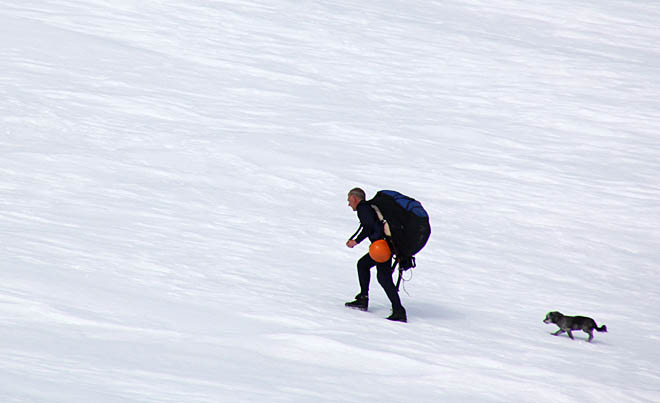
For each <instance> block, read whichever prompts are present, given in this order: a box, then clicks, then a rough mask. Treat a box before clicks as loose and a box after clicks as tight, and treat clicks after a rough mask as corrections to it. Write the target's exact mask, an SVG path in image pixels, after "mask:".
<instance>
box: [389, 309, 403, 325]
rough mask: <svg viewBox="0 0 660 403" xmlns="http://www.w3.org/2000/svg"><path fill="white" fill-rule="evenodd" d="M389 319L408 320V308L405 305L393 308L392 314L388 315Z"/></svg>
mask: <svg viewBox="0 0 660 403" xmlns="http://www.w3.org/2000/svg"><path fill="white" fill-rule="evenodd" d="M387 319H388V320H393V321H396V322H404V323H405V322H408V317H407V316H406V310H405V309H403V307H401V308H398V309H392V314H391V315H390V316H388V317H387Z"/></svg>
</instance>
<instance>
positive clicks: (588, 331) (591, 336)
mask: <svg viewBox="0 0 660 403" xmlns="http://www.w3.org/2000/svg"><path fill="white" fill-rule="evenodd" d="M584 332H585V333H588V334H589V340H587V341H588V342H590V343H591V340H593V339H594V333H593V331H592V330H585V331H584Z"/></svg>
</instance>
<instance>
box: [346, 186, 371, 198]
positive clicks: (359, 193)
mask: <svg viewBox="0 0 660 403" xmlns="http://www.w3.org/2000/svg"><path fill="white" fill-rule="evenodd" d="M348 196H349V197H350V196H355V197H357V198H358V199H360V200H364V199H366V198H367V194H366V193H364V190H362V189H360V188H353V189H351V190H350V192H348Z"/></svg>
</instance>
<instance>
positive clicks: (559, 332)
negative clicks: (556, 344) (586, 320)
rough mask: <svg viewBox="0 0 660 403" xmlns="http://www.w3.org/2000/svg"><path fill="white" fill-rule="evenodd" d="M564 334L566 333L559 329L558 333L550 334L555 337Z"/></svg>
mask: <svg viewBox="0 0 660 403" xmlns="http://www.w3.org/2000/svg"><path fill="white" fill-rule="evenodd" d="M562 333H564V331H563V330H562V329H559V330H557V331H556V332H554V333H550V334H551V335H553V336H559V335H560V334H562Z"/></svg>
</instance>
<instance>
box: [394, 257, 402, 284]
mask: <svg viewBox="0 0 660 403" xmlns="http://www.w3.org/2000/svg"><path fill="white" fill-rule="evenodd" d="M398 264H399V259H394V264H393V265H392V271H394V270H395V269H396V266H397V265H398ZM401 276H403V270H401V269H399V279H398V280H396V292H399V285H401Z"/></svg>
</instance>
